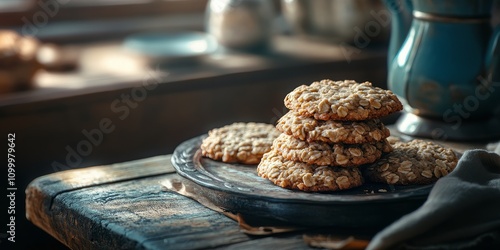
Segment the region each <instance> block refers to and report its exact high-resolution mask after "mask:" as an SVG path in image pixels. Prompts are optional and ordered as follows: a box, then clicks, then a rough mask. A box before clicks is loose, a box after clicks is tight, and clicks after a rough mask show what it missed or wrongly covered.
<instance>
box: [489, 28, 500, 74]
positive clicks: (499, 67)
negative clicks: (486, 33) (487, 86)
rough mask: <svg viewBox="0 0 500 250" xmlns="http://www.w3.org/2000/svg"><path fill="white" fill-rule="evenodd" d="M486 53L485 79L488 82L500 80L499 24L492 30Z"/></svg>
mask: <svg viewBox="0 0 500 250" xmlns="http://www.w3.org/2000/svg"><path fill="white" fill-rule="evenodd" d="M486 53H487V54H486V59H485V60H486V61H485V66H486V68H485V69H486V73H487V75H486V79H488V82H492V81H500V61H499V59H500V25H497V27H496V28H495V30H494V31H493V35H492V36H491V38H490V44H489V45H488V50H487V51H486Z"/></svg>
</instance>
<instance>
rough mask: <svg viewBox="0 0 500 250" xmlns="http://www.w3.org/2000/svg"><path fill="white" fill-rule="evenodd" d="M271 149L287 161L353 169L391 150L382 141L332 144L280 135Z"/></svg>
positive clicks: (384, 141)
mask: <svg viewBox="0 0 500 250" xmlns="http://www.w3.org/2000/svg"><path fill="white" fill-rule="evenodd" d="M273 148H274V149H276V150H277V151H278V152H280V154H281V155H282V156H283V157H284V158H285V159H287V160H291V161H300V162H304V163H307V164H316V165H322V166H339V167H353V166H359V165H362V164H367V163H372V162H374V161H376V160H377V159H379V158H380V156H381V155H382V153H388V152H390V151H391V150H392V148H391V145H390V144H389V143H388V142H387V141H386V140H382V141H380V142H375V143H364V144H333V145H329V144H327V143H324V142H306V141H302V140H299V139H297V138H294V137H292V136H289V135H287V134H281V135H279V136H278V138H276V139H275V140H274V142H273Z"/></svg>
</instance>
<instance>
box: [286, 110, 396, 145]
mask: <svg viewBox="0 0 500 250" xmlns="http://www.w3.org/2000/svg"><path fill="white" fill-rule="evenodd" d="M276 128H277V129H278V130H279V131H281V132H283V133H285V134H288V135H291V136H293V137H295V138H297V139H300V140H303V141H308V142H311V141H322V142H326V143H346V144H361V143H367V142H377V141H381V140H383V139H385V138H387V137H388V136H389V135H390V132H389V129H387V128H386V127H385V126H384V124H383V123H382V122H381V121H380V120H379V119H373V120H366V121H334V120H328V121H322V120H316V119H314V118H312V117H305V116H300V115H298V114H296V113H295V112H293V111H289V112H288V113H286V114H285V115H284V116H282V117H281V118H280V119H279V120H278V122H277V124H276Z"/></svg>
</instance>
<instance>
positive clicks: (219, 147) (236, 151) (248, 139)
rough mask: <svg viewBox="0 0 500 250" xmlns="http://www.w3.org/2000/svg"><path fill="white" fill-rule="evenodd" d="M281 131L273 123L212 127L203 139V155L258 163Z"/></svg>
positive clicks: (232, 160) (238, 161)
mask: <svg viewBox="0 0 500 250" xmlns="http://www.w3.org/2000/svg"><path fill="white" fill-rule="evenodd" d="M279 134H280V132H279V131H278V130H277V129H276V128H275V127H274V126H273V125H271V124H265V123H253V122H249V123H242V122H239V123H233V124H231V125H226V126H224V127H221V128H216V129H212V130H210V131H209V132H208V137H206V138H205V139H203V141H202V144H201V153H202V155H203V156H205V157H208V158H211V159H213V160H217V161H223V162H228V163H243V164H257V163H259V161H260V159H261V158H262V155H263V154H264V153H266V152H267V151H269V150H270V149H271V145H272V144H273V140H274V139H275V138H276V137H278V135H279Z"/></svg>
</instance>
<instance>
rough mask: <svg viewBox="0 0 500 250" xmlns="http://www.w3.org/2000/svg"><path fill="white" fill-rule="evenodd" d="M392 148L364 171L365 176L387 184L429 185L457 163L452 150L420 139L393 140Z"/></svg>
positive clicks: (448, 171) (451, 169)
mask: <svg viewBox="0 0 500 250" xmlns="http://www.w3.org/2000/svg"><path fill="white" fill-rule="evenodd" d="M392 146H393V149H394V150H393V151H392V152H391V153H389V154H387V155H385V156H383V157H382V158H381V159H379V160H378V161H377V162H376V163H374V164H372V165H370V166H369V167H367V168H366V169H365V170H364V175H365V176H366V178H367V179H369V180H370V181H373V182H383V183H387V184H400V185H409V184H430V183H433V182H435V181H437V180H438V179H439V178H441V177H443V176H445V175H447V174H448V173H450V172H451V171H453V169H455V166H456V165H457V162H458V158H457V156H456V154H455V153H454V152H453V150H451V149H447V148H443V147H441V146H439V145H437V144H435V143H432V142H429V141H423V140H413V141H410V142H402V141H395V142H394V143H393V145H392Z"/></svg>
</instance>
